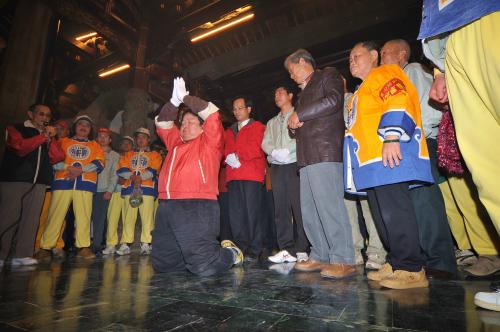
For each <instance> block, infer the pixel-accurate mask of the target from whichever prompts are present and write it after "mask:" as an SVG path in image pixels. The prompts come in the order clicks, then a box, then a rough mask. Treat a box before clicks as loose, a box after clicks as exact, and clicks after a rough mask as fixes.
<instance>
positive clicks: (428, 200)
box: [410, 139, 457, 274]
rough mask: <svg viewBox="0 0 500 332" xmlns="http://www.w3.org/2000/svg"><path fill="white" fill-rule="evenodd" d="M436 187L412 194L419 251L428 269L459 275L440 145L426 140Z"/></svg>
mask: <svg viewBox="0 0 500 332" xmlns="http://www.w3.org/2000/svg"><path fill="white" fill-rule="evenodd" d="M427 147H428V149H429V156H430V161H431V170H432V176H433V178H434V182H435V183H434V184H432V185H430V186H423V187H418V188H415V189H412V190H410V195H411V199H412V202H413V206H414V208H415V213H416V216H417V225H418V233H419V238H420V247H421V248H422V251H423V252H424V255H425V259H426V264H425V265H426V266H427V268H430V269H434V270H441V271H446V272H449V273H452V274H455V273H456V272H457V264H456V260H455V253H454V251H453V239H452V237H451V232H450V226H449V225H448V218H447V216H446V209H445V205H444V200H443V195H442V194H441V190H440V189H439V185H438V183H439V171H438V169H437V154H436V152H437V141H436V140H435V139H427Z"/></svg>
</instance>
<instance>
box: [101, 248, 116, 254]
mask: <svg viewBox="0 0 500 332" xmlns="http://www.w3.org/2000/svg"><path fill="white" fill-rule="evenodd" d="M115 252H116V248H115V246H106V248H105V249H104V250H103V251H102V254H103V255H113V254H114V253H115Z"/></svg>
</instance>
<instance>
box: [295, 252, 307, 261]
mask: <svg viewBox="0 0 500 332" xmlns="http://www.w3.org/2000/svg"><path fill="white" fill-rule="evenodd" d="M308 259H309V255H308V254H307V252H298V253H297V262H299V263H300V262H305V261H307V260H308Z"/></svg>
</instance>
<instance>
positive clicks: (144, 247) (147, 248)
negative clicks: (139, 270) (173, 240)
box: [141, 243, 151, 255]
mask: <svg viewBox="0 0 500 332" xmlns="http://www.w3.org/2000/svg"><path fill="white" fill-rule="evenodd" d="M150 253H151V245H150V244H149V243H141V255H149V254H150Z"/></svg>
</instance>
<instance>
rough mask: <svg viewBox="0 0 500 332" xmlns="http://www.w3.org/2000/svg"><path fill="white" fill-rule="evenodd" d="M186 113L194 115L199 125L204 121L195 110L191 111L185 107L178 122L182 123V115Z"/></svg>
mask: <svg viewBox="0 0 500 332" xmlns="http://www.w3.org/2000/svg"><path fill="white" fill-rule="evenodd" d="M186 114H191V115H194V116H195V117H196V118H197V119H198V121H200V125H201V126H202V125H203V123H204V122H205V121H204V120H203V119H202V118H201V117H200V116H199V115H198V114H196V113H195V112H193V111H191V109H189V108H186V109H185V110H184V111H183V112H182V114H181V117H180V124H182V120H184V117H185V116H186Z"/></svg>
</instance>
